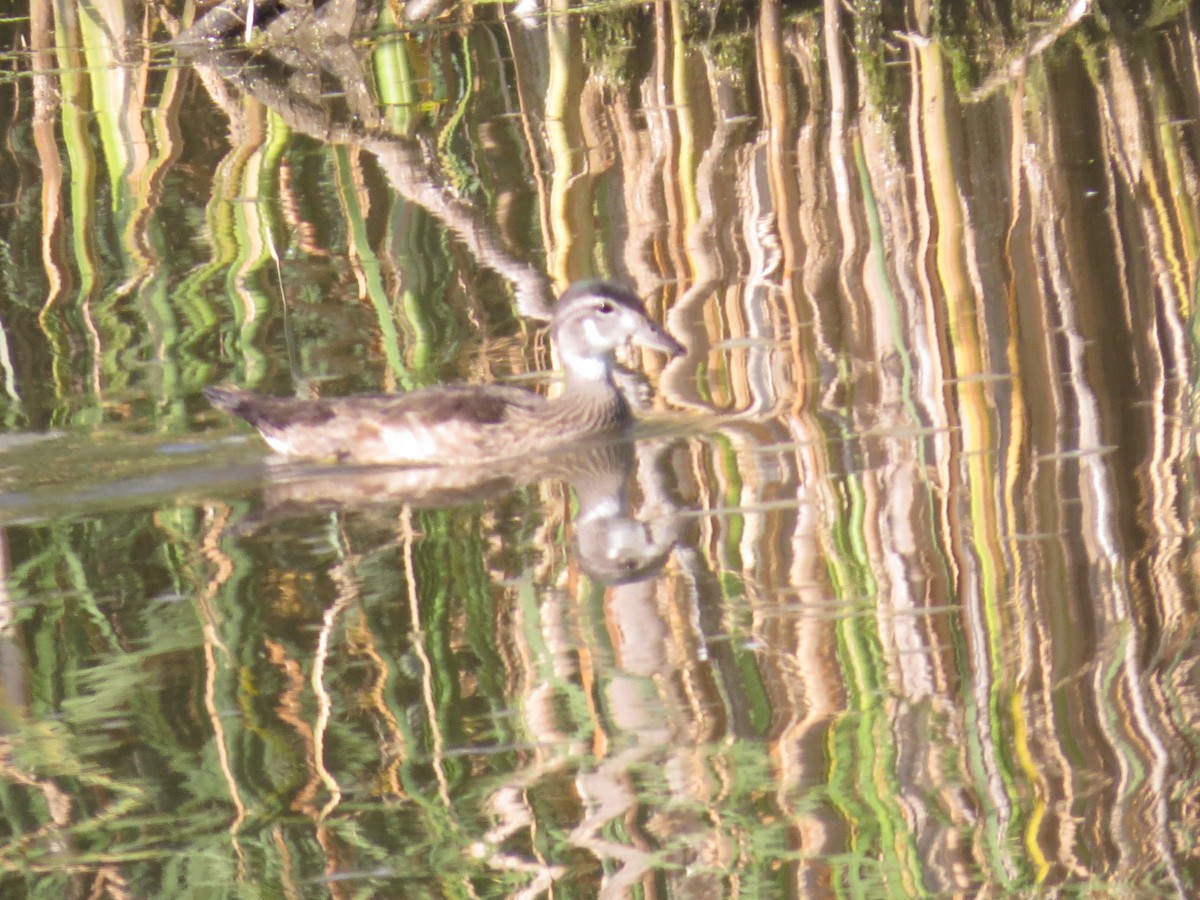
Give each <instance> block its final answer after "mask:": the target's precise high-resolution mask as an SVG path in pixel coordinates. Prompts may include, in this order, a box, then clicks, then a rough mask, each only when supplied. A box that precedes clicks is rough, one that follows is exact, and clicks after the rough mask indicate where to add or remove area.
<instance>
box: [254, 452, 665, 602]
mask: <svg viewBox="0 0 1200 900" xmlns="http://www.w3.org/2000/svg"><path fill="white" fill-rule="evenodd" d="M639 444H640V445H641V446H640V447H639V446H638V445H639ZM662 447H663V441H662V440H661V439H655V440H643V441H636V442H635V441H633V440H608V441H605V442H604V443H595V444H589V445H586V446H582V447H576V448H573V449H570V450H566V451H562V452H557V453H552V454H546V455H540V456H529V457H521V458H519V459H512V460H501V461H499V462H494V463H489V464H486V465H477V466H442V467H381V466H363V467H355V466H344V465H343V466H312V465H301V466H297V465H294V464H287V465H281V466H271V467H268V469H267V477H266V480H267V483H266V486H265V487H264V489H263V503H262V506H261V508H260V509H258V510H257V511H255V512H254V513H252V514H251V515H250V516H247V517H246V518H244V519H242V520H241V521H240V522H239V523H238V525H237V526H236V533H238V534H240V535H248V534H252V533H257V532H261V531H262V530H264V529H268V528H269V529H271V530H272V531H279V530H280V529H285V528H286V527H287V523H288V522H289V521H291V520H293V519H295V518H297V517H301V516H307V515H314V514H324V513H329V512H353V511H357V510H371V509H375V510H379V509H385V508H388V507H397V506H402V505H403V506H409V507H413V508H420V509H430V508H439V507H453V506H463V505H467V504H472V503H480V502H485V501H491V500H496V499H498V498H501V497H503V496H505V495H506V494H509V493H511V492H513V491H515V490H517V489H519V488H521V487H524V486H528V485H532V484H535V483H538V482H542V481H548V480H553V481H560V482H564V483H566V484H568V485H569V486H570V487H571V489H572V490H573V491H574V493H575V497H576V500H577V511H576V513H575V516H574V523H573V524H574V541H573V548H574V551H575V555H576V557H577V561H578V563H579V566H580V568H581V569H583V571H584V572H586V573H587V575H588V576H589V577H591V578H593V579H595V580H596V581H598V582H600V583H601V584H627V583H630V582H635V581H640V580H643V579H646V578H650V577H651V576H653V575H654V574H655V573H657V572H658V571H659V570H661V569H662V567H663V566H664V565H665V564H666V561H667V559H668V558H669V557H670V555H671V550H672V548H673V547H674V546H675V544H676V542H677V541H678V539H679V531H680V521H679V517H678V515H677V512H676V510H675V508H674V507H673V505H672V504H671V503H670V502H669V501H668V502H663V501H661V500H657V499H656V500H655V501H654V502H652V503H647V504H645V505H646V507H647V509H648V513H647V514H645V515H643V516H642V517H639V516H635V515H634V513H633V511H632V508H631V503H630V497H629V486H630V483H631V481H632V480H633V476H634V474H635V471H636V470H637V465H636V461H637V460H638V459H639V458H641V459H642V460H644V461H645V462H646V465H654V460H655V458H656V457H657V456H658V455H659V454H660V453H661V452H662ZM661 476H662V473H661V471H658V470H657V467H656V471H655V472H654V473H653V474H649V473H647V474H644V475H643V476H642V477H641V478H640V479H639V480H640V481H642V482H645V481H647V480H649V481H650V482H652V483H655V484H660V483H661V481H662V477H661ZM654 493H656V494H659V495H660V496H661V495H662V493H663V492H661V491H656V492H654Z"/></svg>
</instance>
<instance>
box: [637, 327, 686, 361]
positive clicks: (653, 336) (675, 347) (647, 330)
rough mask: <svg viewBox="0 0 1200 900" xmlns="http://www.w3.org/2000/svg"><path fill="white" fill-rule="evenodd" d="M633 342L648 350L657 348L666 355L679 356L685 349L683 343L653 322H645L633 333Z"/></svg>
mask: <svg viewBox="0 0 1200 900" xmlns="http://www.w3.org/2000/svg"><path fill="white" fill-rule="evenodd" d="M633 342H634V343H635V344H637V345H638V346H639V347H646V348H647V349H649V350H657V351H659V352H660V353H665V354H667V355H668V356H679V355H681V354H682V353H683V352H684V350H685V349H686V348H685V347H684V346H683V344H681V343H679V341H677V340H675V338H673V337H671V336H670V335H669V334H667V333H666V332H665V331H663V330H662V329H661V328H659V327H658V326H657V325H655V324H654V323H653V322H646V323H645V324H643V325H642V327H641V328H639V329H638V331H637V333H636V334H634V335H633Z"/></svg>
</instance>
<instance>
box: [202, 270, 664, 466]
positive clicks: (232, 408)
mask: <svg viewBox="0 0 1200 900" xmlns="http://www.w3.org/2000/svg"><path fill="white" fill-rule="evenodd" d="M550 327H551V337H552V339H553V341H554V343H555V346H556V347H557V348H558V355H559V359H560V360H561V361H562V365H563V368H564V369H565V370H566V386H565V389H564V390H563V392H562V394H561V395H560V396H558V397H555V398H553V399H546V398H545V397H542V396H541V395H539V394H535V393H533V392H531V391H526V390H523V389H521V388H517V387H512V386H507V385H486V386H483V385H479V386H475V385H449V386H446V387H434V388H426V389H424V390H419V391H413V392H411V393H407V394H358V395H354V396H350V397H343V398H334V399H319V400H299V399H294V398H290V397H268V396H264V395H262V394H254V393H251V392H249V391H239V390H229V389H225V388H211V387H210V388H206V389H205V391H204V394H205V396H207V397H208V399H209V401H211V402H212V404H213V405H214V406H216V407H218V408H220V409H223V410H225V411H227V412H231V413H233V414H234V415H235V416H240V417H241V418H243V419H245V420H246V421H247V422H249V423H250V424H251V425H253V426H254V427H255V428H257V429H258V430H259V433H261V434H262V436H263V438H264V439H265V440H266V442H267V443H268V444H270V445H271V448H272V449H273V450H275V452H277V453H281V454H283V455H285V456H293V457H307V458H312V459H330V458H332V459H337V460H339V461H342V462H355V463H394V464H395V463H398V464H412V465H439V466H462V465H471V464H475V463H481V462H487V461H489V460H498V459H506V458H511V457H514V456H522V455H525V454H528V453H539V452H542V451H546V450H553V449H555V448H557V447H562V446H564V445H567V444H571V443H574V442H576V441H580V440H583V439H585V438H589V437H593V436H596V435H600V434H604V433H609V432H612V431H616V430H618V429H621V428H624V427H625V426H626V425H628V424H629V422H630V421H631V420H632V415H631V414H630V411H629V404H628V403H627V402H626V400H625V397H624V396H623V395H622V394H621V392H620V391H619V390H618V389H617V387H616V385H615V384H614V383H613V373H614V369H615V367H616V360H615V358H614V355H613V354H614V351H615V350H616V349H617V348H618V347H621V346H624V345H625V344H627V343H630V342H632V343H634V344H638V345H640V346H642V347H648V348H650V349H652V350H661V351H662V352H663V353H668V354H670V355H672V356H675V355H677V354H679V353H681V352H683V347H682V346H681V345H680V344H679V342H678V341H676V340H675V339H674V338H672V337H671V336H670V335H668V334H667V333H666V332H665V331H663V330H662V329H661V328H660V327H659V326H658V325H656V324H655V323H654V322H653V321H651V319H650V318H649V317H648V316H647V315H646V310H645V308H644V307H643V306H642V304H641V302H640V301H639V300H638V298H637V297H636V296H635V295H634V294H633V293H632V292H630V291H629V290H627V289H625V288H623V287H621V286H619V285H615V284H610V283H608V282H604V281H584V282H579V283H577V284H574V285H572V286H571V287H570V288H568V289H567V291H566V292H565V293H564V294H563V295H562V296H561V297H560V298H559V300H558V303H556V304H555V307H554V312H553V315H552V317H551V326H550Z"/></svg>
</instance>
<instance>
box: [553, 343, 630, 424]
mask: <svg viewBox="0 0 1200 900" xmlns="http://www.w3.org/2000/svg"><path fill="white" fill-rule="evenodd" d="M562 363H563V369H564V370H565V373H566V379H565V382H566V383H565V386H564V388H563V392H562V394H560V395H559V396H558V397H557V398H556V399H555V400H554V401H553V402H554V403H556V404H557V405H559V406H561V407H563V408H571V407H579V408H582V407H585V406H586V407H591V408H595V407H602V408H603V409H604V410H605V415H606V416H609V417H612V418H615V419H626V418H628V417H629V405H628V404H627V403H626V402H625V396H624V395H623V394H622V393H621V392H620V391H619V390H618V389H617V387H616V384H615V383H614V382H613V361H612V360H611V359H604V358H596V357H594V356H591V357H580V356H572V357H566V358H564V359H563V360H562Z"/></svg>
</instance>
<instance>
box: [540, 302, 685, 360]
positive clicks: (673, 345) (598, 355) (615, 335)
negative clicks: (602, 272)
mask: <svg viewBox="0 0 1200 900" xmlns="http://www.w3.org/2000/svg"><path fill="white" fill-rule="evenodd" d="M551 327H552V330H553V334H554V343H555V346H557V347H558V354H559V357H560V359H561V360H562V363H563V365H564V366H565V367H566V368H567V369H568V371H570V372H572V373H573V374H576V375H582V376H584V377H587V378H607V377H608V374H609V372H610V371H611V369H612V362H613V352H614V351H615V350H616V349H617V348H618V347H623V346H625V345H626V344H630V343H632V344H637V345H638V346H639V347H646V348H648V349H650V350H658V351H661V352H662V353H666V354H668V355H670V356H678V355H679V354H680V353H682V352H683V349H684V348H683V345H682V344H680V343H679V341H677V340H675V339H674V338H673V337H671V336H670V335H669V334H667V333H666V332H665V331H663V330H662V328H660V327H659V326H658V325H657V324H655V322H654V320H653V319H651V318H650V317H649V316H648V315H647V314H646V308H645V307H644V306H642V302H641V300H639V299H638V298H637V295H636V294H634V293H633V292H632V291H630V290H628V289H627V288H624V287H622V286H621V285H618V284H613V283H611V282H608V281H579V282H576V283H575V284H573V285H571V286H570V287H569V288H567V290H566V291H565V292H564V293H563V295H562V296H561V297H559V298H558V303H557V304H555V306H554V315H553V319H552V326H551Z"/></svg>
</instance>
